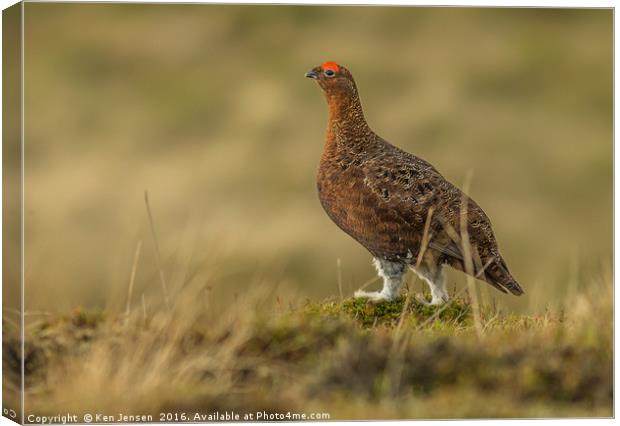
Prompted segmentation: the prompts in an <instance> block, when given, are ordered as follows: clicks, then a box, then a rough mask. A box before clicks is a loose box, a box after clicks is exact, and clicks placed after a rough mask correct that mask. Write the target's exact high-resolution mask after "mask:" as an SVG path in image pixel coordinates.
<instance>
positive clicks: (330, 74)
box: [325, 69, 336, 77]
mask: <svg viewBox="0 0 620 426" xmlns="http://www.w3.org/2000/svg"><path fill="white" fill-rule="evenodd" d="M325 75H326V76H328V77H333V76H335V75H336V72H335V71H334V70H329V69H327V70H325Z"/></svg>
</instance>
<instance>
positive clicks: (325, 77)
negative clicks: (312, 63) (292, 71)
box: [306, 62, 357, 100]
mask: <svg viewBox="0 0 620 426" xmlns="http://www.w3.org/2000/svg"><path fill="white" fill-rule="evenodd" d="M306 77H308V78H312V79H314V80H316V81H317V83H319V86H321V89H323V92H324V93H325V96H327V99H328V100H329V99H330V98H333V97H336V98H340V97H351V96H357V88H356V86H355V81H354V80H353V76H352V75H351V73H350V72H349V70H348V69H346V68H345V67H343V66H342V65H338V64H337V63H336V62H325V63H324V64H322V65H319V66H316V67H314V68H312V69H311V70H310V71H308V72H307V73H306Z"/></svg>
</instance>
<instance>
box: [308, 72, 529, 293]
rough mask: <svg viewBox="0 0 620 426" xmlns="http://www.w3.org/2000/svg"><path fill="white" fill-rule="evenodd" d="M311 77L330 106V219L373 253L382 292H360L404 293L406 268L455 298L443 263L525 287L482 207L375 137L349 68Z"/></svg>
mask: <svg viewBox="0 0 620 426" xmlns="http://www.w3.org/2000/svg"><path fill="white" fill-rule="evenodd" d="M305 77H308V78H310V79H313V80H315V81H316V82H317V83H318V86H319V87H320V88H321V90H322V92H323V94H324V95H325V98H326V100H327V106H328V122H327V131H326V135H325V141H324V146H323V153H322V155H321V159H320V163H319V168H318V173H317V179H316V183H317V190H318V195H319V200H320V203H321V205H322V207H323V209H324V210H325V212H326V213H327V215H328V216H329V218H330V219H331V220H332V221H333V222H334V223H335V224H336V225H337V226H338V227H339V228H341V229H342V230H343V231H344V232H345V233H347V234H348V235H350V236H351V237H353V239H355V240H356V241H357V242H358V243H360V244H361V245H362V246H364V247H365V248H366V249H367V250H368V251H369V252H370V254H371V255H372V256H373V263H374V266H375V267H376V269H377V273H378V275H379V276H380V277H381V278H382V279H383V288H382V290H381V291H373V292H366V291H362V290H358V291H356V292H355V293H354V297H355V298H365V299H368V300H369V301H371V302H375V303H377V302H383V301H393V300H395V299H397V298H398V297H400V292H401V288H402V286H403V283H404V277H405V274H406V273H407V270H409V269H411V270H413V271H414V272H415V273H416V274H417V275H418V276H419V277H420V278H421V279H422V280H424V281H425V282H426V283H427V284H428V287H429V290H430V296H431V300H430V301H428V300H427V299H426V298H424V297H423V296H420V295H418V299H419V300H420V302H422V303H424V304H427V305H441V304H444V303H446V302H448V300H449V296H448V292H447V290H446V277H445V267H446V266H450V267H452V268H454V269H457V270H459V271H462V272H464V273H466V274H469V275H472V276H474V277H475V278H477V279H480V280H482V281H484V282H486V283H488V284H490V285H491V286H492V287H494V288H495V289H497V290H499V291H501V292H503V293H511V294H513V295H517V296H519V295H521V294H523V293H524V291H523V289H522V288H521V286H520V285H519V283H518V282H517V281H516V280H515V278H514V277H513V276H512V275H511V273H510V271H509V270H508V266H507V265H506V262H505V261H504V259H503V258H502V256H501V255H500V253H499V249H498V245H497V242H496V239H495V235H494V234H493V230H492V228H491V221H490V220H489V218H488V217H487V215H486V214H485V212H484V211H483V210H482V208H481V207H480V206H479V205H478V204H477V203H476V202H475V201H474V200H473V199H471V198H470V197H468V196H467V195H466V194H465V193H464V192H462V191H461V190H460V189H459V188H457V187H456V186H454V185H453V184H451V183H450V182H449V181H448V180H446V179H445V178H444V177H443V176H442V175H441V174H440V173H439V172H438V171H437V169H436V168H435V167H433V166H432V165H431V164H430V163H428V162H427V161H425V160H423V159H422V158H419V157H417V156H415V155H413V154H410V153H408V152H406V151H404V150H403V149H401V148H399V147H397V146H395V145H392V144H391V143H389V142H388V141H386V140H385V139H383V138H382V137H380V136H379V135H377V134H376V133H375V132H374V131H373V130H372V129H371V128H370V126H369V125H368V123H367V122H366V119H365V117H364V113H363V110H362V105H361V102H360V98H359V94H358V90H357V86H356V84H355V80H354V79H353V75H352V74H351V72H350V71H349V70H348V69H347V68H345V67H344V66H342V65H339V64H338V63H336V62H333V61H328V62H324V63H323V64H321V65H318V66H316V67H314V68H312V69H311V70H310V71H308V72H306V73H305Z"/></svg>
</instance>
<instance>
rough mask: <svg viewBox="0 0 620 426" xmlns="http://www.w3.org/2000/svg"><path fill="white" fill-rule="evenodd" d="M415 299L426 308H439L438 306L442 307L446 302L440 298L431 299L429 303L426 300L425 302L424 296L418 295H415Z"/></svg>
mask: <svg viewBox="0 0 620 426" xmlns="http://www.w3.org/2000/svg"><path fill="white" fill-rule="evenodd" d="M415 299H416V300H417V301H418V302H419V303H421V304H423V305H426V306H439V305H443V304H444V303H446V302H447V301H448V300H447V299H444V298H442V297H433V298H432V299H431V301H430V302H429V301H428V300H426V298H425V297H424V295H422V294H420V293H418V294H416V295H415Z"/></svg>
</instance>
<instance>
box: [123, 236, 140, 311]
mask: <svg viewBox="0 0 620 426" xmlns="http://www.w3.org/2000/svg"><path fill="white" fill-rule="evenodd" d="M141 250H142V240H138V244H137V245H136V252H135V253H134V255H133V264H132V265H131V275H130V277H129V288H128V289H127V305H126V306H125V318H126V319H129V315H130V314H131V297H132V295H133V285H134V282H135V280H136V272H137V270H138V260H139V259H140V251H141Z"/></svg>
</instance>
